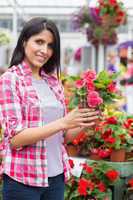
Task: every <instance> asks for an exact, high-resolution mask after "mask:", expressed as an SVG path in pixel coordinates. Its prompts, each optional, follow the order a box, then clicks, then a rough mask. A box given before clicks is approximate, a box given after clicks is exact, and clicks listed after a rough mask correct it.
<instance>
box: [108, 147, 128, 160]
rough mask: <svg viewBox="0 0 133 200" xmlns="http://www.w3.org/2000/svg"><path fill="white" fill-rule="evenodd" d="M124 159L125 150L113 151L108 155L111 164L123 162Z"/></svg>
mask: <svg viewBox="0 0 133 200" xmlns="http://www.w3.org/2000/svg"><path fill="white" fill-rule="evenodd" d="M125 159H126V152H125V149H119V150H113V151H112V153H111V155H110V160H111V161H112V162H124V161H125Z"/></svg>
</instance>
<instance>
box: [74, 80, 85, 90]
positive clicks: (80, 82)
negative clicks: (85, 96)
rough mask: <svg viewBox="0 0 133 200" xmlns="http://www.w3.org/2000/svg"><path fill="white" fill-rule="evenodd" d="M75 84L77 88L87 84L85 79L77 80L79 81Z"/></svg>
mask: <svg viewBox="0 0 133 200" xmlns="http://www.w3.org/2000/svg"><path fill="white" fill-rule="evenodd" d="M75 85H76V88H78V89H81V88H82V87H84V86H85V82H84V80H83V79H80V80H77V81H76V82H75Z"/></svg>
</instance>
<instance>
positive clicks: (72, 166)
mask: <svg viewBox="0 0 133 200" xmlns="http://www.w3.org/2000/svg"><path fill="white" fill-rule="evenodd" d="M69 164H70V167H71V168H74V162H73V160H72V159H69Z"/></svg>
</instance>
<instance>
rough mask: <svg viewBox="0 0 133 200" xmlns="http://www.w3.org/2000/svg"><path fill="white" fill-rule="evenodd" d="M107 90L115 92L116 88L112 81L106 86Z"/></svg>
mask: <svg viewBox="0 0 133 200" xmlns="http://www.w3.org/2000/svg"><path fill="white" fill-rule="evenodd" d="M107 90H108V91H109V92H113V93H115V92H116V91H117V89H116V84H115V83H114V82H112V83H110V84H109V85H108V87H107Z"/></svg>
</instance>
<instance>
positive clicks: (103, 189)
mask: <svg viewBox="0 0 133 200" xmlns="http://www.w3.org/2000/svg"><path fill="white" fill-rule="evenodd" d="M97 187H98V189H99V190H100V192H105V191H106V186H105V184H104V183H103V182H102V181H101V182H100V183H99V184H98V185H97Z"/></svg>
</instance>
